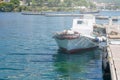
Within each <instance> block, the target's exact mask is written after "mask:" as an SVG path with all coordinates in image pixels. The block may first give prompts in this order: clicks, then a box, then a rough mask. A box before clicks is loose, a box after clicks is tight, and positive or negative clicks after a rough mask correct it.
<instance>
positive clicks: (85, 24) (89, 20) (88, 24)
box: [71, 15, 95, 35]
mask: <svg viewBox="0 0 120 80" xmlns="http://www.w3.org/2000/svg"><path fill="white" fill-rule="evenodd" d="M94 24H95V16H93V15H84V16H83V18H77V19H73V26H72V28H71V30H73V31H76V32H79V33H81V34H85V35H90V34H91V33H92V32H93V25H94Z"/></svg>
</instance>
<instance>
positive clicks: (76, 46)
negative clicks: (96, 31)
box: [55, 36, 98, 53]
mask: <svg viewBox="0 0 120 80" xmlns="http://www.w3.org/2000/svg"><path fill="white" fill-rule="evenodd" d="M55 40H56V42H57V44H58V46H59V48H60V50H62V51H65V52H67V53H76V52H79V51H81V50H90V49H94V48H96V47H98V45H97V43H96V42H94V41H93V40H92V39H91V38H88V37H84V36H81V37H79V38H76V39H63V40H62V39H57V38H55Z"/></svg>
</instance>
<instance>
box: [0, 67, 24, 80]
mask: <svg viewBox="0 0 120 80" xmlns="http://www.w3.org/2000/svg"><path fill="white" fill-rule="evenodd" d="M0 70H15V71H16V70H24V69H17V68H0ZM0 80H1V79H0Z"/></svg>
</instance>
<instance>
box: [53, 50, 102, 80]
mask: <svg viewBox="0 0 120 80" xmlns="http://www.w3.org/2000/svg"><path fill="white" fill-rule="evenodd" d="M54 61H55V63H54V66H55V72H57V74H58V75H57V79H60V80H76V79H77V80H88V79H94V80H95V79H96V80H97V79H99V80H102V67H101V66H102V61H101V54H100V51H99V50H92V51H82V52H79V53H77V54H64V53H63V52H61V51H58V53H57V54H56V55H54Z"/></svg>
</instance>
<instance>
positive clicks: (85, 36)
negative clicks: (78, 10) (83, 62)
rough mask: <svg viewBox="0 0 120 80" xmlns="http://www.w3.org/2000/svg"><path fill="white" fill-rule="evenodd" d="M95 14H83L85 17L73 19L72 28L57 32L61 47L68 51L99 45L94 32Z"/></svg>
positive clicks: (55, 36) (58, 42)
mask: <svg viewBox="0 0 120 80" xmlns="http://www.w3.org/2000/svg"><path fill="white" fill-rule="evenodd" d="M94 24H95V16H93V15H88V14H86V15H83V18H76V19H73V26H72V28H71V29H70V30H64V31H62V32H57V33H56V34H55V35H54V39H55V40H56V42H57V44H58V46H59V48H60V49H61V50H63V51H66V52H68V53H74V52H78V51H80V50H84V49H92V48H96V47H98V40H101V41H102V40H103V39H104V38H98V36H97V35H95V34H94V27H93V26H94Z"/></svg>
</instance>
